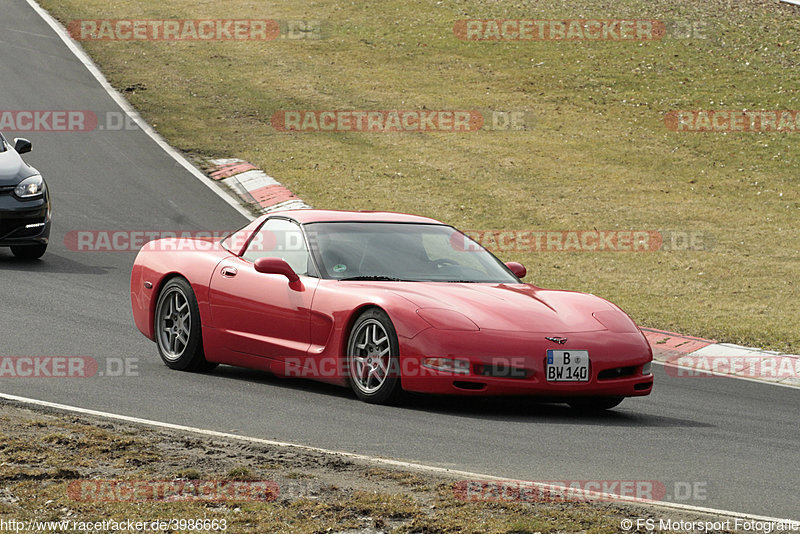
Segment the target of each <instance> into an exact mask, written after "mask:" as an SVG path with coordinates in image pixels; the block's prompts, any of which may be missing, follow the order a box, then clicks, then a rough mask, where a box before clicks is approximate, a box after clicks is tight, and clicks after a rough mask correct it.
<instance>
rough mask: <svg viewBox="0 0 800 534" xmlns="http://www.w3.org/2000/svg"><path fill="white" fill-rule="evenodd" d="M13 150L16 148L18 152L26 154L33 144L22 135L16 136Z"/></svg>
mask: <svg viewBox="0 0 800 534" xmlns="http://www.w3.org/2000/svg"><path fill="white" fill-rule="evenodd" d="M14 150H16V151H17V152H18V153H19V154H27V153H28V152H30V151H31V150H33V145H32V144H31V142H30V141H28V140H27V139H25V138H23V137H17V138H16V139H14Z"/></svg>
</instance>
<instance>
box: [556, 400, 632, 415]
mask: <svg viewBox="0 0 800 534" xmlns="http://www.w3.org/2000/svg"><path fill="white" fill-rule="evenodd" d="M623 400H625V397H578V398H575V399H572V400H570V401H569V402H568V404H569V405H570V407H571V408H572V409H574V410H578V411H580V412H601V411H603V410H610V409H611V408H614V407H616V406H619V403H621V402H622V401H623Z"/></svg>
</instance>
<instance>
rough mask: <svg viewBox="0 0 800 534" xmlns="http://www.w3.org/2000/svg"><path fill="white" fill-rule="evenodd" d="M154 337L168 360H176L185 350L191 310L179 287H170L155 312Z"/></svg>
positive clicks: (189, 329)
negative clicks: (156, 323) (156, 322)
mask: <svg viewBox="0 0 800 534" xmlns="http://www.w3.org/2000/svg"><path fill="white" fill-rule="evenodd" d="M156 317H157V318H158V325H156V328H157V331H156V338H157V339H158V345H159V347H160V348H161V352H162V353H163V355H164V358H166V359H167V360H169V361H176V360H178V359H179V358H180V357H181V356H182V355H183V353H184V351H186V346H187V345H188V344H189V335H190V333H191V331H192V312H191V309H190V307H189V300H188V299H187V298H186V295H184V293H183V291H182V290H181V289H180V288H179V287H171V288H169V289H168V290H167V294H166V295H164V297H163V298H162V300H161V307H160V308H159V309H158V311H157V312H156Z"/></svg>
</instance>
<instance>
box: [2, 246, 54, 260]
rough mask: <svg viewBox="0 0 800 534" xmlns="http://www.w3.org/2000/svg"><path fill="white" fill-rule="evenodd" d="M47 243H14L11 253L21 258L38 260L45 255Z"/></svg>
mask: <svg viewBox="0 0 800 534" xmlns="http://www.w3.org/2000/svg"><path fill="white" fill-rule="evenodd" d="M46 250H47V245H14V246H13V247H11V253H12V254H13V255H14V256H16V257H17V258H19V259H21V260H38V259H39V258H41V257H42V256H44V253H45V251H46Z"/></svg>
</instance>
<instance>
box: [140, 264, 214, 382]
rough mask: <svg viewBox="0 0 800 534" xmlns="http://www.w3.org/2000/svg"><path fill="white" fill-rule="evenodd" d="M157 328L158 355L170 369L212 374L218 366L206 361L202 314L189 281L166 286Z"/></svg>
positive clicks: (160, 305) (157, 317) (181, 280)
mask: <svg viewBox="0 0 800 534" xmlns="http://www.w3.org/2000/svg"><path fill="white" fill-rule="evenodd" d="M153 324H154V326H155V337H156V345H158V353H159V354H160V355H161V359H162V360H163V361H164V363H165V364H166V365H167V367H169V368H170V369H179V370H182V371H208V370H211V369H213V368H214V367H216V366H217V364H216V363H210V362H208V361H206V358H205V354H204V353H203V336H202V331H201V325H200V310H199V309H198V307H197V298H196V297H195V295H194V291H193V290H192V286H191V285H190V284H189V282H188V281H186V280H185V279H183V278H173V279H172V280H170V281H169V282H167V283H166V284H165V285H164V288H163V289H162V290H161V294H160V295H159V297H158V301H157V303H156V314H155V321H154V323H153Z"/></svg>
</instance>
